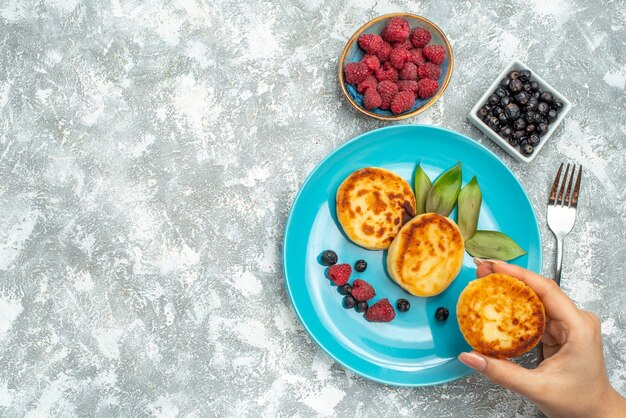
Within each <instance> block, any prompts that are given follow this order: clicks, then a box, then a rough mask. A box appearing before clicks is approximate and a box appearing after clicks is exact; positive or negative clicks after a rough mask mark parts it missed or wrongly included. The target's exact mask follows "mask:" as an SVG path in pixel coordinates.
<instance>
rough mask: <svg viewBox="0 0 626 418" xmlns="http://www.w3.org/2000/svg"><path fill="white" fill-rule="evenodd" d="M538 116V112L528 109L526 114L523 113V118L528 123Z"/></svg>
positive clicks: (535, 119)
mask: <svg viewBox="0 0 626 418" xmlns="http://www.w3.org/2000/svg"><path fill="white" fill-rule="evenodd" d="M538 116H539V114H538V113H537V112H533V111H532V110H529V111H528V112H526V115H524V119H526V122H528V123H533V122H536V121H537V117H538Z"/></svg>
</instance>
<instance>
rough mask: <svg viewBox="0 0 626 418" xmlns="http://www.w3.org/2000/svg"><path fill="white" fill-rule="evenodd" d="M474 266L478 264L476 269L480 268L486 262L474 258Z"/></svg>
mask: <svg viewBox="0 0 626 418" xmlns="http://www.w3.org/2000/svg"><path fill="white" fill-rule="evenodd" d="M474 264H476V267H480V266H481V265H482V264H485V260H483V259H482V258H478V257H474Z"/></svg>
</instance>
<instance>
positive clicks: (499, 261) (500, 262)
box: [484, 258, 506, 264]
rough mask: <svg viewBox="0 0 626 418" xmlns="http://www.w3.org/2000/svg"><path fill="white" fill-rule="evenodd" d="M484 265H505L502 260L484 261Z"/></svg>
mask: <svg viewBox="0 0 626 418" xmlns="http://www.w3.org/2000/svg"><path fill="white" fill-rule="evenodd" d="M484 262H485V263H491V264H506V263H505V262H504V261H502V260H494V259H492V258H490V259H489V260H484Z"/></svg>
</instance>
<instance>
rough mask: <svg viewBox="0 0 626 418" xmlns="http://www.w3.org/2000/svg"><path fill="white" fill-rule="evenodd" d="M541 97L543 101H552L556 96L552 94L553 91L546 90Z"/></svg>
mask: <svg viewBox="0 0 626 418" xmlns="http://www.w3.org/2000/svg"><path fill="white" fill-rule="evenodd" d="M539 99H540V100H541V101H542V102H546V103H552V101H553V100H554V97H553V96H552V93H550V92H549V91H544V92H543V93H541V97H539Z"/></svg>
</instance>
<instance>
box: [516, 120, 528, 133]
mask: <svg viewBox="0 0 626 418" xmlns="http://www.w3.org/2000/svg"><path fill="white" fill-rule="evenodd" d="M525 128H526V122H524V119H522V118H519V119H516V120H515V122H513V129H515V130H516V131H523V130H524V129H525Z"/></svg>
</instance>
